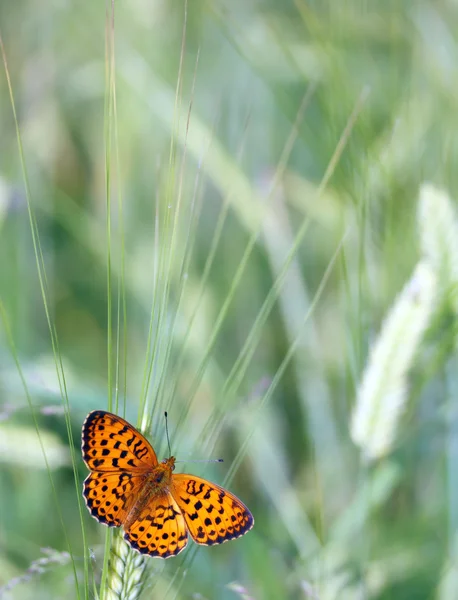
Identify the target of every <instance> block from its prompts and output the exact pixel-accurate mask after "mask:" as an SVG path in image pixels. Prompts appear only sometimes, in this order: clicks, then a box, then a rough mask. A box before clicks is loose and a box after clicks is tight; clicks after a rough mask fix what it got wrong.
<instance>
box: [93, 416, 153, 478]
mask: <svg viewBox="0 0 458 600" xmlns="http://www.w3.org/2000/svg"><path fill="white" fill-rule="evenodd" d="M82 450H83V459H84V461H85V463H86V464H87V466H88V467H89V468H90V469H91V470H92V471H99V472H109V471H113V472H114V471H127V472H129V473H130V472H133V471H136V470H139V471H144V470H145V469H151V468H153V467H155V466H156V465H157V458H156V454H155V452H154V450H153V448H152V447H151V444H150V443H149V442H148V440H146V439H145V438H144V437H143V435H142V434H141V433H140V432H139V431H137V430H136V429H135V428H134V427H132V425H130V423H128V422H127V421H125V420H124V419H122V418H121V417H118V416H117V415H113V414H112V413H109V412H106V411H104V410H94V411H92V412H91V413H89V414H88V416H87V417H86V420H85V421H84V424H83V432H82Z"/></svg>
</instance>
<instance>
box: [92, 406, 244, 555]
mask: <svg viewBox="0 0 458 600" xmlns="http://www.w3.org/2000/svg"><path fill="white" fill-rule="evenodd" d="M82 452H83V459H84V461H85V462H86V464H87V466H88V467H89V469H90V470H91V473H90V474H89V475H88V477H87V478H86V480H85V481H84V486H83V495H84V498H85V500H86V504H87V507H88V509H89V512H90V513H91V515H92V516H93V517H94V518H96V519H97V520H98V521H100V522H101V523H103V524H105V525H108V526H109V527H120V526H122V527H123V528H124V538H125V539H126V541H127V542H128V543H129V544H130V545H131V546H132V547H133V548H135V549H136V550H138V551H139V552H141V553H142V554H149V555H150V556H157V557H161V558H168V557H169V556H175V555H176V554H178V553H179V552H181V550H183V548H184V547H185V546H186V544H187V542H188V533H189V535H190V536H191V537H192V538H193V539H194V541H195V542H197V543H198V544H203V545H213V544H221V543H223V542H226V541H228V540H231V539H235V538H238V537H240V536H241V535H244V534H245V533H246V532H247V531H249V530H250V529H251V528H252V527H253V524H254V519H253V516H252V514H251V513H250V511H249V510H248V508H247V507H246V506H245V505H244V504H243V503H242V502H241V501H240V500H239V499H238V498H237V497H236V496H234V495H233V494H231V492H229V491H227V490H225V489H224V488H222V487H220V486H218V485H216V484H214V483H211V482H209V481H207V480H205V479H202V478H201V477H197V476H193V475H187V474H184V473H180V474H174V473H173V471H174V468H175V457H173V456H171V457H169V458H167V459H165V460H163V461H162V462H161V463H158V461H157V458H156V454H155V452H154V450H153V448H152V446H151V445H150V443H149V442H148V441H147V440H146V438H144V436H143V435H142V434H141V433H140V432H139V431H137V430H136V429H135V428H134V427H133V426H132V425H130V424H129V423H128V422H127V421H125V420H124V419H122V418H121V417H118V416H117V415H114V414H112V413H109V412H106V411H102V410H96V411H93V412H91V413H89V415H88V416H87V417H86V420H85V422H84V424H83V431H82Z"/></svg>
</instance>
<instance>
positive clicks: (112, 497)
mask: <svg viewBox="0 0 458 600" xmlns="http://www.w3.org/2000/svg"><path fill="white" fill-rule="evenodd" d="M142 482H143V479H142V477H138V476H133V475H131V474H130V473H126V472H122V471H119V472H116V473H114V472H109V473H104V472H100V473H99V472H96V471H94V472H93V473H91V474H90V475H88V476H87V477H86V479H85V481H84V484H83V496H84V498H85V500H86V505H87V507H88V509H89V512H90V513H91V515H92V516H93V517H95V518H96V519H97V521H99V522H100V523H103V524H104V525H108V526H109V527H120V526H121V525H122V524H123V523H124V522H125V520H126V519H127V516H128V514H129V511H130V510H131V508H132V506H133V505H134V503H135V499H136V497H137V496H138V494H139V491H140V488H141V485H142Z"/></svg>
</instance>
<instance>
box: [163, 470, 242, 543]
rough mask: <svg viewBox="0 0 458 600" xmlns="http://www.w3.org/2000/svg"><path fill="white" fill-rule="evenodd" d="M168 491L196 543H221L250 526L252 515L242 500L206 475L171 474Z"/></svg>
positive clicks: (236, 536)
mask: <svg viewBox="0 0 458 600" xmlns="http://www.w3.org/2000/svg"><path fill="white" fill-rule="evenodd" d="M171 491H172V493H173V497H174V498H175V500H176V503H177V504H178V507H179V508H180V509H181V511H182V513H183V515H184V518H185V520H186V525H187V526H188V531H189V533H190V535H191V537H192V539H193V540H194V541H195V542H197V543H198V544H203V545H205V546H212V545H213V544H222V543H223V542H227V541H228V540H234V539H236V538H238V537H240V536H242V535H244V534H245V533H247V531H249V530H250V529H251V528H252V527H253V524H254V519H253V515H252V514H251V512H250V511H249V510H248V508H247V507H246V506H245V505H244V504H243V502H241V500H239V499H238V498H237V497H236V496H234V494H231V493H230V492H229V491H228V490H225V489H224V488H222V487H220V486H218V485H215V484H214V483H211V482H210V481H207V480H206V479H202V478H201V477H195V476H194V475H186V474H184V473H181V474H176V475H175V474H174V475H173V477H172V488H171Z"/></svg>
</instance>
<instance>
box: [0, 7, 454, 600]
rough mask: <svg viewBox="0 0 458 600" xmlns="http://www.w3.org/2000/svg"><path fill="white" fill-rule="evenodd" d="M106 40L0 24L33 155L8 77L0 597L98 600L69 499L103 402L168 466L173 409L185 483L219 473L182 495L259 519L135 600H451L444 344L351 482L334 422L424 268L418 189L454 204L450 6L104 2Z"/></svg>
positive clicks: (448, 356)
mask: <svg viewBox="0 0 458 600" xmlns="http://www.w3.org/2000/svg"><path fill="white" fill-rule="evenodd" d="M112 19H113V14H112V6H111V5H110V3H108V2H107V3H104V2H102V1H99V2H94V0H79V1H78V2H76V1H75V0H48V1H47V2H44V1H40V2H37V1H36V0H23V1H21V2H12V1H11V0H7V1H2V2H0V33H1V36H2V41H3V47H4V51H5V55H6V59H7V61H8V73H9V77H10V79H11V86H12V90H13V93H14V98H15V108H16V114H17V122H18V125H19V130H20V135H21V141H22V148H23V152H22V154H21V152H20V151H19V148H18V142H17V137H16V129H15V121H14V118H13V110H12V105H11V101H10V97H9V92H8V86H7V78H6V72H5V69H3V68H2V74H1V76H0V132H1V135H0V257H1V258H0V300H1V307H2V311H1V312H2V327H1V328H0V356H1V363H0V415H1V422H0V597H2V598H8V599H10V598H17V599H21V600H22V599H29V598H30V599H32V598H33V599H41V598H43V599H49V598H52V599H53V598H67V599H70V598H76V597H89V598H92V597H94V590H93V588H92V580H94V581H95V582H96V585H98V582H99V580H100V573H101V569H102V564H103V550H104V534H105V532H106V530H105V528H103V527H102V526H101V525H98V524H97V523H96V522H95V521H94V520H93V519H91V518H90V516H89V515H88V514H87V511H86V509H85V508H84V507H83V509H84V512H83V519H82V521H81V519H80V513H79V510H78V495H79V494H80V489H79V488H78V487H77V483H76V481H75V474H76V476H77V480H78V485H81V481H82V479H83V478H84V477H85V475H86V472H87V470H86V468H85V466H84V464H83V463H82V460H81V456H80V451H79V443H80V442H79V438H80V430H81V424H82V422H83V420H84V417H85V415H86V414H87V412H88V411H89V410H92V409H95V408H107V407H108V397H109V396H110V395H111V396H112V398H113V399H116V398H118V400H119V406H120V408H119V410H120V411H121V412H122V413H124V411H125V413H124V414H125V415H126V416H127V418H128V419H129V420H131V421H132V422H133V423H136V422H137V419H138V416H139V405H140V403H141V401H143V400H145V399H146V401H147V403H146V412H147V413H148V415H149V417H150V418H151V427H150V428H149V436H150V439H151V440H152V442H153V443H154V446H155V447H156V449H157V451H158V454H159V455H160V456H166V455H167V447H166V442H165V429H164V420H163V417H162V413H163V410H164V409H167V410H168V412H169V422H170V433H171V443H172V450H173V453H174V454H175V455H176V456H177V457H178V458H179V459H181V460H187V459H191V458H193V459H207V458H216V457H220V456H221V457H223V458H224V460H225V462H224V463H223V465H212V464H189V465H180V469H181V468H183V469H184V470H188V471H191V472H194V473H196V474H200V475H203V476H205V477H208V478H210V479H212V480H214V481H217V482H218V483H221V484H222V483H225V484H227V485H229V487H230V488H231V489H232V490H233V491H234V492H235V493H236V494H237V495H239V496H240V497H241V498H242V499H243V501H244V502H245V503H246V504H247V505H248V506H249V507H250V509H251V510H252V512H253V514H254V516H255V520H256V524H255V528H254V529H253V531H252V532H250V533H249V534H248V535H247V536H245V537H244V538H242V539H240V540H237V541H236V542H232V543H230V544H225V545H223V546H220V547H214V548H203V549H199V550H198V551H196V550H195V549H194V550H193V549H187V550H186V551H185V552H184V553H182V554H181V555H180V556H179V557H177V558H176V559H172V560H170V561H166V562H161V561H158V560H152V559H151V560H150V561H149V563H148V567H149V570H150V576H151V579H150V583H149V587H147V588H146V589H145V593H144V596H143V597H145V598H202V599H213V598H218V599H219V598H221V599H223V600H225V599H228V600H229V599H231V598H246V599H248V598H254V599H263V598H275V599H278V598H287V599H289V598H292V599H295V598H320V599H323V600H325V599H326V600H327V599H329V600H330V599H334V598H335V599H337V598H338V599H339V600H342V599H347V598H348V599H353V598H374V599H378V600H382V599H383V600H385V599H423V598H424V599H426V598H440V599H441V600H446V599H448V598H450V599H453V598H456V593H457V592H456V590H457V589H458V587H457V586H458V583H457V582H456V580H454V579H453V577H454V575H453V574H454V568H455V565H456V562H455V558H454V557H455V556H456V554H455V550H456V539H455V534H456V527H457V525H458V479H457V474H456V473H455V469H456V452H457V449H456V433H455V432H456V424H455V417H454V414H455V413H456V409H454V407H455V406H456V389H457V375H456V373H457V370H456V366H457V365H456V359H455V358H454V351H453V348H454V343H453V339H452V338H453V336H452V332H453V331H454V323H453V321H452V320H451V319H450V320H448V321H445V323H443V320H442V325H441V328H440V329H439V331H440V335H438V334H437V329H436V333H435V335H434V336H431V337H430V338H429V340H427V344H426V348H425V349H424V350H423V351H422V353H421V354H420V358H419V359H418V366H417V368H416V369H414V371H413V373H412V374H411V379H412V386H411V390H412V393H411V395H410V397H409V403H408V406H407V410H406V414H405V417H404V419H403V421H402V427H401V429H400V432H399V435H398V439H397V442H396V444H395V447H394V448H393V450H392V452H390V453H389V454H388V456H386V457H385V458H383V459H382V460H380V461H377V462H376V463H375V464H374V465H372V466H371V467H370V468H362V466H361V465H362V463H361V460H360V454H359V450H358V449H357V448H356V446H355V445H354V444H353V442H352V441H351V439H350V432H349V431H350V430H349V423H350V417H351V411H352V407H353V404H354V401H355V396H356V390H357V388H358V382H359V381H360V378H361V373H362V371H363V369H364V365H365V364H366V361H367V357H368V351H369V348H370V345H371V342H372V341H373V340H374V338H375V336H376V335H377V332H378V331H379V329H380V326H381V323H382V322H383V318H384V315H385V314H386V312H387V310H388V309H389V307H390V306H391V304H392V302H393V300H394V298H395V297H396V295H397V294H398V293H399V291H400V290H401V289H402V286H403V285H404V282H405V281H406V280H407V279H408V277H410V274H411V272H412V269H413V267H414V265H415V263H416V262H417V260H418V254H419V247H418V226H417V203H418V194H419V189H420V186H421V184H422V183H423V182H424V181H427V180H429V181H433V182H434V183H436V184H438V185H440V186H442V187H444V188H445V189H447V190H448V191H449V193H450V194H451V197H452V198H453V195H454V194H455V193H456V188H457V185H458V176H457V174H458V169H457V168H456V166H457V164H458V162H457V159H458V111H457V101H458V70H457V65H458V41H457V34H456V32H457V31H458V4H457V3H456V2H455V1H454V0H436V1H432V0H430V1H427V0H417V1H416V2H408V1H407V0H405V1H402V0H396V1H393V0H391V1H386V0H384V1H376V0H373V1H366V2H362V1H357V0H340V1H337V0H319V1H313V0H295V1H292V0H291V1H289V0H282V1H278V0H277V1H274V0H271V1H268V0H264V1H261V0H259V1H252V2H245V1H237V0H225V1H224V0H208V1H204V0H189V2H188V4H187V6H186V5H185V4H184V2H183V1H181V0H179V1H171V0H122V1H116V2H115V3H114V25H113V20H112ZM113 42H114V52H113V51H112V49H113V46H112V44H113ZM114 99H115V100H116V101H115V102H114ZM22 160H23V161H24V163H23V162H22ZM24 167H25V169H24ZM25 173H26V177H25V175H24V174H25ZM27 187H28V189H29V191H30V194H29V201H30V206H31V208H32V211H33V215H32V217H33V218H32V224H33V228H31V222H30V218H29V211H28V206H29V205H28V202H27ZM107 198H108V199H109V202H107ZM107 207H108V208H107ZM107 214H108V215H109V217H107ZM32 231H34V233H35V237H34V236H33V235H32ZM34 241H35V244H34ZM37 244H38V245H37ZM37 263H38V264H39V265H40V271H39V270H38V269H37ZM43 267H44V270H43ZM39 272H40V273H41V276H42V279H41V281H40V277H39ZM43 290H44V292H45V299H46V304H45V303H44V300H43ZM45 306H46V310H45ZM47 314H48V316H49V322H50V323H51V327H52V331H53V336H54V349H55V351H56V353H54V352H53V345H52V341H51V334H50V329H49V323H48V317H47ZM56 340H57V344H56ZM56 356H57V358H56ZM62 373H63V374H64V376H65V389H66V392H67V396H66V395H65V393H63V392H62V389H63V379H62ZM59 376H60V385H59ZM22 377H23V379H22ZM117 381H118V383H119V385H116V382H117ZM117 390H118V393H117ZM67 398H68V399H67ZM32 407H33V409H32ZM66 416H67V420H66ZM44 455H45V456H46V459H47V464H46V462H45V460H44ZM72 457H73V460H72ZM83 528H84V531H85V535H86V538H85V539H86V544H87V546H88V547H90V548H91V560H90V564H89V580H88V578H87V577H85V571H84V542H83V535H82V534H83ZM190 546H191V543H190ZM67 552H71V554H72V557H73V560H70V559H69V557H68V556H67V554H65V553H67ZM75 573H76V578H77V580H78V582H79V587H77V585H76V583H75ZM89 582H90V585H89V587H85V586H88V583H89Z"/></svg>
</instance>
